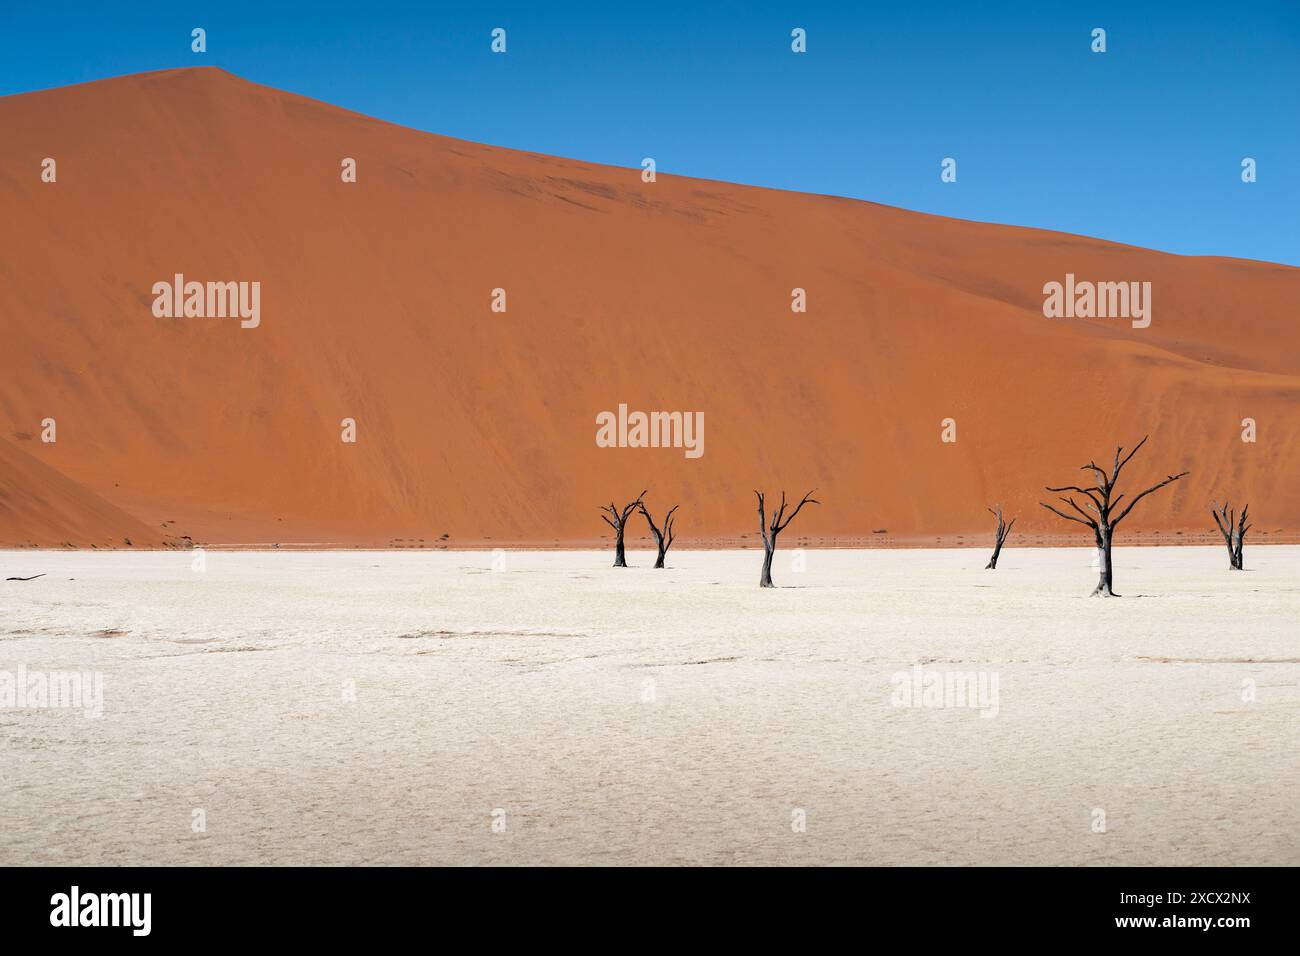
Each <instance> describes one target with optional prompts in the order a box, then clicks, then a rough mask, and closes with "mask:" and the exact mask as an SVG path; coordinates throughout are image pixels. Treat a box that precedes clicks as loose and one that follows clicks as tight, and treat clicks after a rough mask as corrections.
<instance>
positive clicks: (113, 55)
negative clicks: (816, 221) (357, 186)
mask: <svg viewBox="0 0 1300 956" xmlns="http://www.w3.org/2000/svg"><path fill="white" fill-rule="evenodd" d="M196 26H201V27H204V28H205V29H206V30H207V37H208V52H207V53H206V54H202V55H198V54H194V53H192V52H191V51H190V30H191V29H192V28H193V27H196ZM498 26H500V27H504V28H505V29H506V31H507V53H506V54H505V55H494V54H492V53H491V52H490V50H489V42H490V31H491V30H492V28H493V27H498ZM794 27H803V28H805V29H806V30H807V35H808V52H807V53H806V54H802V55H796V54H794V53H792V52H791V50H790V30H791V29H792V28H794ZM1094 27H1103V28H1104V29H1105V30H1106V31H1107V48H1108V49H1107V52H1106V53H1104V54H1095V53H1093V52H1091V50H1090V45H1091V31H1092V29H1093V28H1094ZM199 64H206V65H215V66H221V67H225V68H226V69H228V70H230V71H232V72H234V73H237V74H239V75H241V76H244V77H246V78H248V79H251V80H255V81H257V82H260V83H266V84H268V85H270V86H275V87H279V88H282V89H287V90H292V91H294V92H297V93H302V94H305V95H307V96H312V97H316V98H318V99H322V100H326V101H328V102H331V103H336V104H338V105H340V106H345V107H348V108H350V109H354V110H358V111H360V112H363V113H367V114H370V115H373V116H378V117H381V118H383V119H386V120H391V121H393V122H397V123H402V124H404V125H407V126H413V127H416V128H419V129H426V130H431V131H434V132H438V133H444V134H447V135H451V136H458V137H463V138H465V139H471V140H476V141H479V142H486V143H493V144H496V145H500V146H510V147H516V148H520V149H530V150H536V151H539V152H544V153H553V154H558V155H564V156H574V157H578V158H581V159H587V160H592V161H595V162H602V163H610V164H614V165H620V166H628V167H635V166H638V165H639V164H640V161H641V159H642V157H644V156H653V157H654V158H655V160H656V162H657V163H658V167H659V169H660V171H661V172H665V173H681V174H685V175H691V176H700V177H705V178H709V179H723V180H729V181H732V182H742V183H753V184H758V185H764V186H775V187H779V188H783V189H798V190H804V191H808V192H819V193H832V194H836V195H842V196H852V197H856V198H861V199H869V200H872V201H876V202H884V203H889V204H891V205H897V206H903V207H906V208H910V209H920V210H924V211H926V212H933V213H938V214H941V215H948V216H957V217H961V218H967V219H980V220H988V221H993V222H1007V223H1016V224H1020V225H1030V226H1040V227H1043V228H1048V229H1058V230H1063V231H1067V232H1076V233H1083V234H1085V235H1092V236H1100V237H1103V238H1107V239H1114V240H1117V241H1121V242H1127V243H1132V244H1135V245H1142V246H1150V247H1153V248H1157V249H1165V250H1169V251H1172V252H1180V253H1186V254H1194V255H1229V256H1240V257H1244V258H1252V259H1267V260H1272V261H1277V262H1286V263H1291V264H1296V265H1300V175H1298V174H1297V170H1296V169H1295V168H1294V166H1295V163H1296V161H1297V160H1298V159H1300V0H1258V2H1249V3H1244V4H1234V3H1228V2H1226V0H1223V2H1219V3H1206V2H1201V0H1186V2H1173V0H1169V2H1153V0H1147V2H1143V0H1125V2H1116V3H1067V2H1053V0H1024V2H1010V0H1004V2H999V0H966V2H947V0H926V2H919V0H917V2H902V0H895V2H889V3H883V2H869V0H863V2H859V3H850V2H842V3H762V2H750V3H718V4H707V3H705V2H703V0H700V2H698V3H654V4H651V3H647V4H637V3H613V2H605V3H564V2H559V3H546V2H541V0H533V2H527V3H482V4H476V3H459V4H442V3H437V2H422V3H411V4H402V3H374V4H364V3H362V4H340V3H335V2H331V0H320V2H317V3H275V2H273V0H264V2H260V3H246V2H242V0H222V2H213V3H187V2H170V3H163V2H153V0H132V2H120V3H104V2H94V3H76V2H69V3H59V2H50V3H36V2H26V0H0V94H9V93H17V92H24V91H27V90H34V89H43V88H46V87H51V86H63V85H66V84H69V83H78V82H83V81H86V80H93V79H99V78H103V77H107V76H116V75H120V74H123V73H134V72H140V71H144V70H156V69H166V68H170V67H177V66H191V65H199ZM2 134H3V131H0V135H2ZM1247 156H1249V157H1253V158H1254V159H1255V160H1256V161H1257V163H1258V181H1257V182H1255V183H1253V184H1249V185H1247V184H1244V183H1242V181H1241V160H1242V158H1243V157H1247ZM944 157H953V158H955V159H956V160H957V182H956V183H949V184H945V183H941V182H940V179H939V170H940V161H941V160H942V159H943V158H944Z"/></svg>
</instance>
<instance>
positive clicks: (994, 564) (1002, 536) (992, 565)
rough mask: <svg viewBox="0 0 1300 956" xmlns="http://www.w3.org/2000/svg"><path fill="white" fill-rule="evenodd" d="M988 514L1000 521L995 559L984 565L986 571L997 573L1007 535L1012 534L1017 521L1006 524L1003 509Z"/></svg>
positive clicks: (990, 509) (994, 552) (994, 546)
mask: <svg viewBox="0 0 1300 956" xmlns="http://www.w3.org/2000/svg"><path fill="white" fill-rule="evenodd" d="M988 513H989V514H991V515H993V516H994V517H995V518H997V519H998V531H997V535H998V537H997V542H996V543H995V544H994V545H993V557H991V558H989V563H988V564H986V565H984V570H985V571H996V570H997V569H998V555H999V554H1001V553H1002V545H1003V543H1004V542H1005V541H1006V540H1007V535H1009V534H1011V526H1012V525H1014V524H1015V523H1016V519H1015V518H1012V519H1011V524H1006V523H1005V522H1003V520H1002V508H1001V506H999V507H998V509H997V510H996V511H994V510H993V509H992V508H989V509H988Z"/></svg>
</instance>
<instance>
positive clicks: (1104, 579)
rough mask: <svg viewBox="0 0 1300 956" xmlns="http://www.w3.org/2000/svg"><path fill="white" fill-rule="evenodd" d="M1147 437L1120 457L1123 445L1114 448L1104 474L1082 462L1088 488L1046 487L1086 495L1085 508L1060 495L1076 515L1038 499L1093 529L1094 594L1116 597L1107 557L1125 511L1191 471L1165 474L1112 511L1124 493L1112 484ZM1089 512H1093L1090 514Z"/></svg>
mask: <svg viewBox="0 0 1300 956" xmlns="http://www.w3.org/2000/svg"><path fill="white" fill-rule="evenodd" d="M1149 437H1150V436H1146V438H1143V439H1142V440H1141V441H1140V442H1138V443H1137V448H1134V449H1133V450H1132V451H1131V452H1129V453H1128V455H1127V456H1126V457H1125V458H1124V459H1123V460H1121V459H1120V455H1122V454H1123V452H1124V449H1123V448H1116V449H1115V463H1114V465H1113V466H1112V467H1111V471H1110V474H1109V475H1108V474H1106V472H1105V471H1104V470H1103V469H1102V468H1100V467H1098V465H1097V463H1096V462H1092V461H1090V462H1088V464H1086V465H1083V466H1082V467H1081V468H1080V469H1079V470H1080V471H1090V472H1092V473H1093V476H1094V477H1095V479H1096V482H1097V483H1096V484H1095V485H1092V486H1090V487H1087V488H1081V487H1079V486H1078V485H1066V486H1065V487H1062V488H1048V489H1047V490H1048V491H1073V492H1077V493H1078V494H1081V495H1083V496H1084V497H1086V498H1087V499H1088V510H1087V511H1085V510H1084V509H1083V508H1081V507H1079V505H1078V503H1077V502H1076V501H1075V500H1074V498H1072V497H1065V496H1062V497H1061V498H1060V499H1059V500H1060V501H1062V502H1064V503H1065V504H1067V505H1069V506H1070V507H1071V508H1072V509H1074V511H1075V512H1077V514H1078V516H1077V517H1076V516H1075V515H1070V514H1066V513H1065V512H1064V511H1061V510H1059V509H1057V508H1055V507H1053V506H1052V505H1049V504H1045V503H1044V502H1041V501H1040V502H1039V504H1040V505H1042V506H1043V507H1044V508H1046V509H1047V510H1048V511H1050V512H1052V514H1054V515H1057V516H1058V517H1061V518H1064V519H1065V520H1066V521H1077V522H1078V523H1079V524H1082V525H1087V526H1088V527H1089V528H1091V529H1092V533H1093V537H1094V539H1095V540H1096V542H1097V552H1098V559H1099V562H1100V566H1101V577H1100V580H1098V581H1097V587H1096V588H1095V589H1094V590H1093V592H1092V594H1093V597H1119V595H1118V594H1116V593H1115V590H1114V587H1115V574H1114V569H1113V567H1112V566H1111V560H1110V545H1111V540H1112V538H1113V537H1114V534H1115V528H1116V527H1117V526H1118V525H1119V523H1120V522H1121V521H1123V520H1124V519H1125V518H1126V517H1128V513H1129V512H1130V511H1132V510H1133V506H1134V505H1136V504H1137V503H1138V502H1139V501H1141V500H1142V499H1143V498H1145V497H1146V496H1147V495H1149V494H1151V492H1153V491H1158V490H1159V489H1161V488H1163V487H1164V486H1165V485H1168V484H1170V483H1172V482H1175V481H1177V480H1178V479H1179V478H1183V477H1185V476H1186V475H1188V474H1190V472H1186V471H1183V472H1179V473H1178V474H1176V475H1170V476H1169V477H1167V478H1165V480H1164V481H1161V482H1157V483H1156V484H1154V485H1152V486H1151V487H1150V488H1148V489H1147V490H1146V491H1144V492H1142V493H1141V494H1139V495H1138V496H1137V497H1136V498H1134V499H1133V500H1132V501H1130V502H1129V503H1128V505H1127V506H1126V507H1125V508H1124V510H1123V511H1121V512H1119V514H1115V513H1114V512H1115V509H1116V508H1118V507H1119V503H1120V501H1121V500H1122V499H1123V497H1124V496H1123V495H1122V494H1120V495H1116V494H1115V485H1116V484H1117V483H1118V482H1119V473H1120V472H1121V471H1122V470H1123V469H1124V466H1125V465H1127V464H1128V463H1129V460H1130V459H1131V458H1132V457H1133V456H1134V455H1136V454H1137V453H1138V449H1139V448H1141V447H1142V446H1143V445H1145V444H1146V443H1147V438H1149ZM1088 512H1092V513H1091V514H1089V513H1088Z"/></svg>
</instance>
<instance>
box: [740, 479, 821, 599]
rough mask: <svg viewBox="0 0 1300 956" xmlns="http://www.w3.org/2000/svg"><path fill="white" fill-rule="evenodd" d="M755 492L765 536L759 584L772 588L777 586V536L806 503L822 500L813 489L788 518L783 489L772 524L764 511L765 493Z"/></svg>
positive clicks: (816, 503)
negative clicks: (774, 567)
mask: <svg viewBox="0 0 1300 956" xmlns="http://www.w3.org/2000/svg"><path fill="white" fill-rule="evenodd" d="M813 490H814V491H815V490H816V489H813ZM754 494H756V495H758V531H759V534H761V535H762V536H763V576H762V578H760V579H759V582H758V586H759V587H761V588H770V587H775V586H776V585H774V584H773V583H772V555H774V554H775V553H776V536H777V535H779V534H780V533H781V532H782V531H784V530H785V528H786V525H788V524H789V523H790V522H791V521H793V520H794V516H795V515H797V514H798V513H799V511H800V509H802V508H803V506H804V505H807V504H813V505H819V504H821V502H820V501H818V500H816V499H815V498H813V497H812V491H810V492H808V494H806V495H804V496H803V500H802V501H800V502H799V504H798V505H796V506H795V509H794V511H792V512H790V517H788V518H786V517H785V492H784V491H783V492H781V507H780V509H778V510H777V512H776V514H774V515H772V522H771V524H768V521H767V516H766V515H765V514H764V513H763V493H762V492H761V491H755V492H754ZM782 519H784V520H782Z"/></svg>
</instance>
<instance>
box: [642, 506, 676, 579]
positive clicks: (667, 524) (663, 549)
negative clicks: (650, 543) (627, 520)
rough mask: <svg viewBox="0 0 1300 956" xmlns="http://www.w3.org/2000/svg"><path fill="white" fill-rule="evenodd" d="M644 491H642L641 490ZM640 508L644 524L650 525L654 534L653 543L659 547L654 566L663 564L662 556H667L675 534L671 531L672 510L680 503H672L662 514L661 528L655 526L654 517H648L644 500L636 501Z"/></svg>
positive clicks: (659, 566)
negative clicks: (643, 516)
mask: <svg viewBox="0 0 1300 956" xmlns="http://www.w3.org/2000/svg"><path fill="white" fill-rule="evenodd" d="M643 493H644V492H643ZM637 504H638V505H639V507H640V509H641V514H643V515H645V520H646V524H648V525H649V526H650V533H651V534H652V535H654V536H655V545H656V547H658V548H659V557H658V558H657V559H655V567H656V568H662V567H663V566H664V558H665V557H667V556H668V549H669V548H671V547H672V546H673V541H674V540H675V539H676V535H675V534H674V533H673V512H674V511H676V510H677V509H678V508H680V507H681V505H673V506H672V507H671V508H669V509H668V514H666V515H664V526H663V528H662V529H660V528H656V527H655V519H654V518H651V517H650V512H649V511H646V507H645V502H644V501H641V502H638V503H637Z"/></svg>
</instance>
